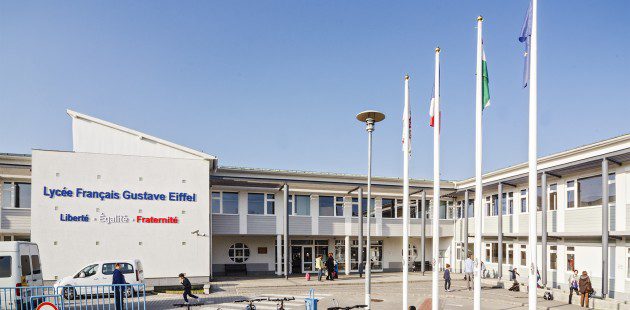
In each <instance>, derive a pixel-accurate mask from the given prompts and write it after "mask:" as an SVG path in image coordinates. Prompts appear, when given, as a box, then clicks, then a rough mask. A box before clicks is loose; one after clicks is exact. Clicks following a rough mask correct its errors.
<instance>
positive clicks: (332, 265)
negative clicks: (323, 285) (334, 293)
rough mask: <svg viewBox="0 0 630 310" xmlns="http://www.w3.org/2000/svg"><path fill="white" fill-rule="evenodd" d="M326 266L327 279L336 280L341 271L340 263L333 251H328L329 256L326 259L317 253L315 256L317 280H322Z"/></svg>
mask: <svg viewBox="0 0 630 310" xmlns="http://www.w3.org/2000/svg"><path fill="white" fill-rule="evenodd" d="M324 267H325V268H326V280H328V281H334V280H335V279H336V278H338V273H339V265H338V264H337V260H335V258H334V257H333V254H332V253H328V257H327V258H326V260H324V259H323V255H321V254H319V255H317V258H315V269H317V281H321V280H322V276H323V275H324Z"/></svg>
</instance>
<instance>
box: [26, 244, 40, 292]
mask: <svg viewBox="0 0 630 310" xmlns="http://www.w3.org/2000/svg"><path fill="white" fill-rule="evenodd" d="M29 253H30V255H31V267H32V268H31V270H32V274H33V275H32V279H31V281H32V282H31V283H32V284H30V285H31V286H44V276H43V274H42V264H41V261H40V258H39V248H38V247H37V244H29Z"/></svg>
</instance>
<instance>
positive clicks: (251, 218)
mask: <svg viewBox="0 0 630 310" xmlns="http://www.w3.org/2000/svg"><path fill="white" fill-rule="evenodd" d="M247 233H248V234H252V235H274V234H275V233H276V217H275V216H269V215H247Z"/></svg>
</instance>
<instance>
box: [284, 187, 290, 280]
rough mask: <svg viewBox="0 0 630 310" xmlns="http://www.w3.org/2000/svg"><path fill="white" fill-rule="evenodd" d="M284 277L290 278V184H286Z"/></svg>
mask: <svg viewBox="0 0 630 310" xmlns="http://www.w3.org/2000/svg"><path fill="white" fill-rule="evenodd" d="M284 206H285V208H284V277H285V279H287V280H288V279H289V208H291V207H292V206H289V184H284Z"/></svg>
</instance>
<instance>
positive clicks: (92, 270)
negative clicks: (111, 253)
mask: <svg viewBox="0 0 630 310" xmlns="http://www.w3.org/2000/svg"><path fill="white" fill-rule="evenodd" d="M97 268H98V264H94V265H89V266H87V267H85V268H83V270H81V271H79V273H77V274H76V275H75V276H74V277H75V278H87V277H91V276H93V275H95V274H96V270H97Z"/></svg>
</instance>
